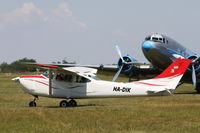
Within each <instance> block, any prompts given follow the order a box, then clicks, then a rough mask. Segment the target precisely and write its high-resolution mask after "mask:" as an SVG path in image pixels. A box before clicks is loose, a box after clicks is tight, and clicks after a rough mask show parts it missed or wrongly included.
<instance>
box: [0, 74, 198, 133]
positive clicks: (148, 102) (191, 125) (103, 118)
mask: <svg viewBox="0 0 200 133" xmlns="http://www.w3.org/2000/svg"><path fill="white" fill-rule="evenodd" d="M18 75H19V74H0V133H55V132H58V133H102V132H106V133H199V132H200V95H197V94H194V90H193V86H191V85H189V84H184V85H182V86H180V87H179V88H178V89H177V91H176V93H175V94H174V95H172V96H163V97H129V98H105V99H83V100H77V101H78V104H79V106H78V107H75V108H59V107H58V104H59V102H60V99H50V98H42V97H41V98H40V99H39V100H38V101H37V105H38V107H36V108H30V107H28V103H29V101H30V100H32V99H33V97H32V96H30V95H29V94H26V93H24V92H23V91H22V89H21V88H20V85H19V84H17V83H14V82H12V81H11V80H10V79H11V78H13V77H16V76H18ZM99 76H100V77H101V78H104V79H112V77H111V76H109V75H106V76H103V75H99ZM120 80H123V81H127V79H125V78H121V79H120Z"/></svg>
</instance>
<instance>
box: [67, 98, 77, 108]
mask: <svg viewBox="0 0 200 133" xmlns="http://www.w3.org/2000/svg"><path fill="white" fill-rule="evenodd" d="M69 106H70V107H76V106H77V102H76V101H75V100H73V99H72V100H70V101H69Z"/></svg>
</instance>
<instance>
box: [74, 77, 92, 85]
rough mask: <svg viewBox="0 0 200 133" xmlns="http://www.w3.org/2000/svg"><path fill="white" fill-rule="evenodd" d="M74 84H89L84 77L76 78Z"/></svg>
mask: <svg viewBox="0 0 200 133" xmlns="http://www.w3.org/2000/svg"><path fill="white" fill-rule="evenodd" d="M76 82H77V83H87V82H90V80H89V79H87V78H85V77H81V76H76Z"/></svg>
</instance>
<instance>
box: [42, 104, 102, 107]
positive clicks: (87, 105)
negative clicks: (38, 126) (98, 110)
mask: <svg viewBox="0 0 200 133" xmlns="http://www.w3.org/2000/svg"><path fill="white" fill-rule="evenodd" d="M89 106H102V105H96V104H86V105H77V106H76V107H66V108H79V107H89ZM44 108H65V107H60V106H45V107H44Z"/></svg>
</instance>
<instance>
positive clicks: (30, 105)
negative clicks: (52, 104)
mask: <svg viewBox="0 0 200 133" xmlns="http://www.w3.org/2000/svg"><path fill="white" fill-rule="evenodd" d="M37 99H38V96H35V98H34V99H33V101H30V103H29V107H36V106H37V104H36V102H35V101H36V100H37Z"/></svg>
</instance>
